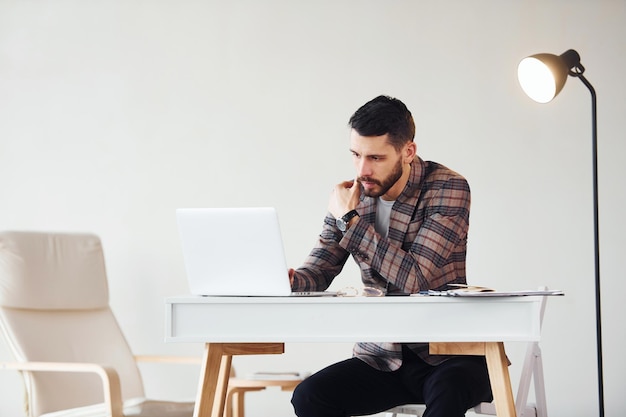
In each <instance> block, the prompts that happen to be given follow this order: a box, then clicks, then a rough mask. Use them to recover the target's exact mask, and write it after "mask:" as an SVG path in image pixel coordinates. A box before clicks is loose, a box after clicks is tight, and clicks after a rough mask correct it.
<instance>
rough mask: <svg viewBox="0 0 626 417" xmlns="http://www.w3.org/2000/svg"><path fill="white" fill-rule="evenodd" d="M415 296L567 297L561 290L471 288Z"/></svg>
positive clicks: (428, 292) (426, 292) (427, 292)
mask: <svg viewBox="0 0 626 417" xmlns="http://www.w3.org/2000/svg"><path fill="white" fill-rule="evenodd" d="M413 295H425V296H429V295H436V296H444V297H521V296H546V295H565V293H564V292H563V291H561V290H518V291H494V290H488V289H484V288H483V289H480V290H472V289H471V288H459V289H455V290H444V291H433V290H429V291H425V292H420V293H419V294H413Z"/></svg>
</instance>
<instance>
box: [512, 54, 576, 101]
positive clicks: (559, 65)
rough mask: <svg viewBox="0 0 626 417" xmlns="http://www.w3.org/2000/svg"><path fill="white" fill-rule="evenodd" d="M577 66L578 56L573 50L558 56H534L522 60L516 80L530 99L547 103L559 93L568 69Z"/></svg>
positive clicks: (568, 71) (568, 72)
mask: <svg viewBox="0 0 626 417" xmlns="http://www.w3.org/2000/svg"><path fill="white" fill-rule="evenodd" d="M579 64H580V55H578V52H576V51H574V50H573V49H570V50H568V51H566V52H565V53H563V54H562V55H560V56H556V55H552V54H536V55H532V56H529V57H526V58H524V59H522V61H521V62H520V63H519V66H518V67H517V78H518V80H519V83H520V85H521V87H522V90H524V92H525V93H526V94H527V95H528V96H529V97H530V98H531V99H533V100H535V101H537V102H539V103H547V102H549V101H551V100H552V99H553V98H554V97H556V96H557V94H559V93H560V92H561V89H562V88H563V86H564V85H565V81H566V80H567V76H568V75H569V74H570V69H572V68H573V67H575V66H577V65H579Z"/></svg>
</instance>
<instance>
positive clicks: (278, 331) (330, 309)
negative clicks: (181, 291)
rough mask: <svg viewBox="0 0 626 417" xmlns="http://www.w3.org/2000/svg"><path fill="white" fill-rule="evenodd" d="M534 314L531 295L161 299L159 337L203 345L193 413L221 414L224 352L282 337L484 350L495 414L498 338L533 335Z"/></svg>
mask: <svg viewBox="0 0 626 417" xmlns="http://www.w3.org/2000/svg"><path fill="white" fill-rule="evenodd" d="M540 315H541V313H540V298H539V297H494V298H448V297H418V296H412V297H371V298H366V297H337V298H320V297H310V298H302V297H299V298H289V297H284V298H281V297H264V298H260V297H195V296H184V297H171V298H168V299H166V337H165V340H166V342H201V343H205V354H204V361H203V364H204V365H203V370H202V375H201V378H200V384H199V387H198V396H197V399H196V408H195V412H194V417H207V416H209V415H212V416H213V417H221V416H222V415H223V410H224V401H225V395H226V386H227V384H228V378H227V376H228V375H229V373H230V365H231V361H232V355H247V354H270V353H283V352H284V343H285V342H358V341H369V342H431V348H430V349H431V352H432V353H438V354H469V355H485V357H486V359H487V366H488V369H489V376H490V380H491V385H492V390H493V394H494V400H495V403H496V411H497V414H498V416H499V417H515V406H514V401H513V394H512V390H511V383H510V379H509V373H508V366H507V360H506V357H505V353H504V344H503V342H507V341H538V340H539V338H540V329H541V317H540ZM398 317H403V318H404V319H402V320H394V318H398ZM216 400H217V401H216Z"/></svg>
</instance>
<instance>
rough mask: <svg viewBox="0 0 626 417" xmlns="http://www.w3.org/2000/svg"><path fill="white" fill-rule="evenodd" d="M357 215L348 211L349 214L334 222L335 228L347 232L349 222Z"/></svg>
mask: <svg viewBox="0 0 626 417" xmlns="http://www.w3.org/2000/svg"><path fill="white" fill-rule="evenodd" d="M358 215H359V213H358V212H357V211H356V210H350V211H349V212H347V213H346V214H344V215H343V216H341V217H339V218H338V219H336V220H335V223H336V224H337V228H338V229H339V230H341V231H342V232H345V231H346V230H348V223H350V220H352V218H353V217H355V216H358Z"/></svg>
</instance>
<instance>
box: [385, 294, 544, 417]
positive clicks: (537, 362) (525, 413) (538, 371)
mask: <svg viewBox="0 0 626 417" xmlns="http://www.w3.org/2000/svg"><path fill="white" fill-rule="evenodd" d="M540 289H541V290H545V289H546V288H540ZM546 300H547V297H546V296H543V297H541V302H540V303H539V304H538V308H539V310H540V311H539V314H540V318H541V321H543V315H544V312H545V309H546ZM531 380H534V388H535V403H529V402H528V394H529V391H530V383H531ZM515 404H516V405H515V409H516V410H515V411H516V413H517V416H518V417H547V416H548V410H547V406H546V393H545V385H544V379H543V363H542V360H541V348H540V347H539V342H530V343H529V344H528V347H527V348H526V357H525V358H524V363H523V365H522V373H521V376H520V380H519V386H518V390H517V396H516V398H515ZM425 410H426V408H425V406H424V405H422V404H407V405H401V406H397V407H394V408H392V409H390V410H388V411H387V412H386V417H397V416H398V414H403V415H410V416H417V417H421V416H422V414H423V413H424V411H425ZM473 411H474V413H476V414H486V415H494V416H495V415H496V407H495V405H494V404H493V403H481V404H478V405H477V406H476V407H474V408H473Z"/></svg>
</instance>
